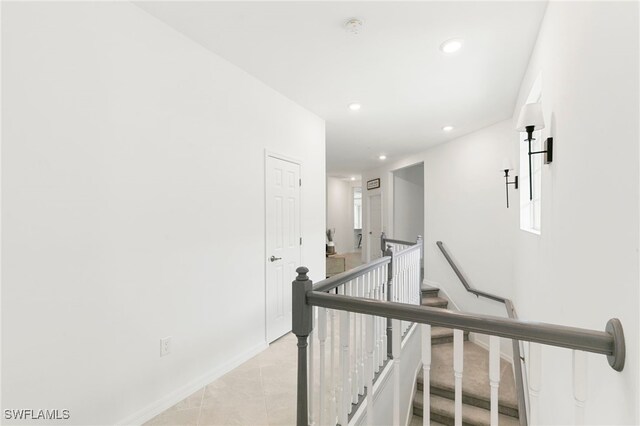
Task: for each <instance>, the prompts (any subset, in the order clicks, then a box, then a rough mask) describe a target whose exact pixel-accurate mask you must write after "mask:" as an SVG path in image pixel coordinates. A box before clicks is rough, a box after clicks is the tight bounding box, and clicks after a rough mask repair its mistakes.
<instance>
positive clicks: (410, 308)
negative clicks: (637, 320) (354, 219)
mask: <svg viewBox="0 0 640 426" xmlns="http://www.w3.org/2000/svg"><path fill="white" fill-rule="evenodd" d="M390 261H391V257H386V256H385V257H383V258H382V259H378V260H376V261H374V262H371V263H370V264H368V265H363V266H362V267H359V268H357V269H356V270H352V271H351V273H350V274H347V273H345V274H341V276H340V277H338V278H337V279H335V280H333V281H332V282H330V283H329V284H330V285H328V284H327V281H328V280H325V281H324V282H321V283H320V284H319V285H317V286H316V287H315V288H314V286H313V284H312V282H311V280H310V279H309V277H308V276H307V273H308V272H309V270H308V269H307V268H305V267H299V268H298V269H296V272H297V273H298V276H297V277H296V279H295V281H294V282H293V288H292V291H293V293H292V298H293V312H292V321H293V323H292V326H293V327H292V329H293V332H294V334H295V335H296V336H297V338H298V384H297V424H298V426H302V425H305V424H307V414H308V412H307V407H308V405H307V403H308V389H307V375H308V371H307V361H306V360H307V340H308V337H309V334H310V333H311V331H312V329H313V309H311V307H312V306H319V307H324V308H329V309H337V310H342V311H346V312H355V313H361V314H365V315H374V316H378V317H386V318H387V319H391V318H394V319H399V320H405V321H411V322H418V323H422V324H430V325H434V326H442V327H447V328H453V329H458V330H466V331H469V332H474V333H480V334H487V335H493V336H500V337H504V338H508V339H512V341H513V342H514V357H515V356H516V354H519V353H520V352H519V350H520V349H519V343H518V342H517V341H520V340H522V341H529V342H536V343H542V344H546V345H551V346H558V347H564V348H569V349H575V350H581V351H586V352H592V353H597V354H604V355H606V356H607V361H608V362H609V365H610V366H611V367H612V368H613V369H614V370H616V371H622V370H623V368H624V363H625V352H626V348H625V340H624V331H623V328H622V323H621V322H620V320H619V319H617V318H612V319H610V320H609V321H608V322H607V325H606V328H605V331H594V330H587V329H583V328H576V327H568V326H562V325H555V324H546V323H537V322H530V321H523V320H519V319H516V318H511V316H514V317H515V309H514V308H513V304H512V303H511V301H510V300H508V299H504V300H505V306H506V308H507V312H508V313H509V316H510V318H500V317H495V316H489V315H476V314H467V313H463V312H453V311H448V310H443V309H437V308H430V307H426V306H421V305H410V304H404V303H396V302H391V301H380V300H373V299H363V298H359V297H353V296H344V295H339V294H333V293H328V292H327V291H328V290H330V289H332V288H335V287H336V286H338V285H340V284H343V283H344V282H346V281H349V280H351V279H353V278H356V277H358V276H361V275H362V274H363V273H364V272H363V271H369V270H371V269H373V268H375V267H376V266H377V265H380V264H384V263H386V262H390ZM516 346H517V347H516ZM517 359H518V362H516V363H515V365H514V367H515V366H517V368H521V365H520V362H519V360H520V358H517ZM518 377H519V378H520V381H522V375H521V374H516V380H518ZM523 401H524V400H523ZM518 409H519V411H520V413H519V414H520V424H521V425H522V424H525V425H526V409H525V408H523V407H522V406H521V403H520V398H519V401H518Z"/></svg>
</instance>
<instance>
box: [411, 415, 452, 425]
mask: <svg viewBox="0 0 640 426" xmlns="http://www.w3.org/2000/svg"><path fill="white" fill-rule="evenodd" d="M430 424H431V426H445V425H443V424H442V423H438V422H434V421H433V420H431V423H430ZM422 425H423V422H422V417H420V416H413V417H411V421H410V422H409V426H422Z"/></svg>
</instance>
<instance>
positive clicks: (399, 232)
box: [393, 163, 424, 241]
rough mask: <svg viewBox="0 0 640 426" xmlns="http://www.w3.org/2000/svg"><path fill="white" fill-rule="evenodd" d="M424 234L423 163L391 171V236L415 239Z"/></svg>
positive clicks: (408, 239)
mask: <svg viewBox="0 0 640 426" xmlns="http://www.w3.org/2000/svg"><path fill="white" fill-rule="evenodd" d="M418 235H424V165H423V164H422V163H421V164H416V165H415V166H411V167H406V168H404V169H401V170H398V171H395V172H393V238H396V239H398V240H404V241H415V240H416V238H417V236H418Z"/></svg>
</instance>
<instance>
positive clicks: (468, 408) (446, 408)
mask: <svg viewBox="0 0 640 426" xmlns="http://www.w3.org/2000/svg"><path fill="white" fill-rule="evenodd" d="M422 399H423V395H422V392H421V391H418V392H416V396H415V398H414V400H413V414H414V416H420V417H421V416H422V409H423V404H422V402H423V401H422ZM430 401H431V419H432V420H435V421H438V422H441V423H443V424H448V425H453V424H454V423H453V422H454V420H455V403H454V401H453V400H452V399H448V398H443V397H441V396H438V395H431V398H430ZM498 423H499V424H500V426H518V425H519V424H520V422H519V421H518V419H517V418H515V417H510V416H505V415H504V414H499V420H498ZM462 424H463V425H473V426H490V425H491V412H489V410H485V409H483V408H479V407H474V406H472V405H467V404H462Z"/></svg>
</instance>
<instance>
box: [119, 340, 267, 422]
mask: <svg viewBox="0 0 640 426" xmlns="http://www.w3.org/2000/svg"><path fill="white" fill-rule="evenodd" d="M268 346H269V345H268V344H267V343H266V342H262V343H260V344H258V345H256V346H254V347H253V348H251V349H249V350H248V351H246V352H244V353H242V354H240V355H238V356H236V357H234V358H232V359H231V360H229V361H228V362H226V363H224V364H222V365H220V366H218V367H216V368H214V369H213V370H211V371H209V372H207V373H205V374H203V375H202V376H200V377H198V378H197V379H195V380H193V381H191V382H190V383H188V384H186V385H184V386H182V387H180V388H178V389H176V390H175V391H173V392H171V393H169V394H168V395H165V396H163V397H162V398H160V399H159V400H157V401H155V402H153V403H151V404H149V405H147V406H146V407H144V408H143V409H141V410H139V411H137V412H136V413H134V414H133V415H131V416H129V417H126V418H125V419H123V420H121V421H119V422H117V423H116V424H117V425H141V424H143V423H145V422H147V421H149V420H151V419H152V418H154V417H155V416H157V415H158V414H160V413H162V412H163V411H165V410H166V409H168V408H170V407H172V406H174V405H175V404H177V403H178V402H180V401H182V400H183V399H185V398H186V397H188V396H189V395H191V394H193V393H194V392H195V391H197V390H199V389H202V388H203V387H205V386H206V385H208V384H209V383H211V382H213V381H214V380H216V379H218V378H220V377H222V376H223V375H225V374H227V373H228V372H229V371H231V370H233V369H234V368H236V367H237V366H239V365H240V364H242V363H244V362H246V361H248V360H249V359H251V358H253V357H254V356H256V355H257V354H259V353H260V352H262V351H263V350H265V349H266V348H267V347H268Z"/></svg>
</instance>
